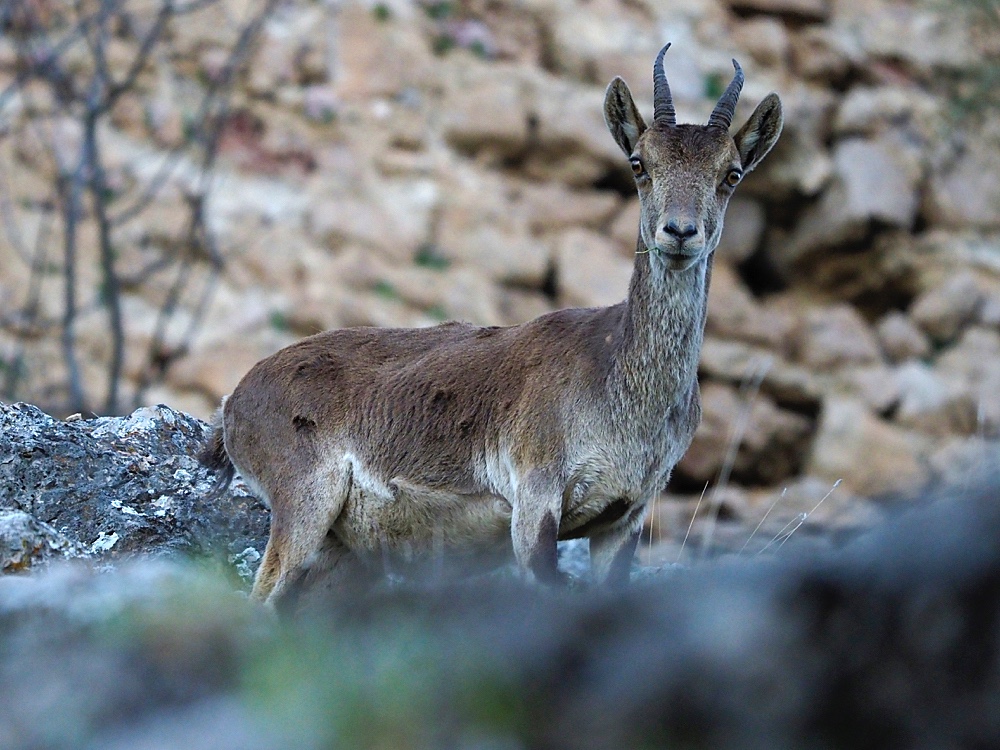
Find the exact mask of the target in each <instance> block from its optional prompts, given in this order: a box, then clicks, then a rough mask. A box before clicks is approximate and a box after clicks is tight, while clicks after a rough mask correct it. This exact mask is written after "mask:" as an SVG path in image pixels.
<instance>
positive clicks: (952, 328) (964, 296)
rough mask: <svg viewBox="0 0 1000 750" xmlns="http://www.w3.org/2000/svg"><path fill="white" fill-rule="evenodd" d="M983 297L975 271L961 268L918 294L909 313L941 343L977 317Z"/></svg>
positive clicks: (951, 337) (954, 335)
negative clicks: (936, 284)
mask: <svg viewBox="0 0 1000 750" xmlns="http://www.w3.org/2000/svg"><path fill="white" fill-rule="evenodd" d="M982 301H983V295H982V293H981V291H980V287H979V284H978V282H977V279H976V277H975V275H974V274H973V273H971V272H970V271H967V270H959V271H958V272H957V273H955V274H953V275H951V276H950V277H948V278H947V279H945V280H944V282H942V283H941V284H939V285H938V286H936V287H933V288H931V289H928V290H927V291H926V292H924V293H923V294H921V295H920V296H919V297H917V299H916V300H914V302H913V305H912V306H911V307H910V310H909V313H910V318H911V319H912V320H913V322H914V323H916V324H917V325H918V326H920V328H921V329H922V330H923V331H924V332H925V333H926V334H927V335H928V336H930V337H931V338H932V339H934V340H935V341H937V342H938V343H947V342H950V341H953V340H954V339H955V338H956V337H957V336H958V335H959V333H961V331H962V329H963V328H964V327H965V326H966V325H968V324H969V323H971V322H972V321H973V320H974V318H975V316H976V313H977V312H978V310H979V307H980V305H981V304H982Z"/></svg>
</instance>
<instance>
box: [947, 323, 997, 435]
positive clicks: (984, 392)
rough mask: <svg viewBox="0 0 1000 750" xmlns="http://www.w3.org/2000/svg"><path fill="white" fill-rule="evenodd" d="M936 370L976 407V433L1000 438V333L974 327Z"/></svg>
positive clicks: (950, 350) (957, 343)
mask: <svg viewBox="0 0 1000 750" xmlns="http://www.w3.org/2000/svg"><path fill="white" fill-rule="evenodd" d="M936 369H937V370H938V371H939V372H940V373H941V374H942V375H943V376H944V377H948V378H954V379H955V380H956V381H957V382H958V383H961V384H962V386H963V387H964V388H965V389H966V390H967V392H968V393H969V394H970V395H971V398H972V400H973V402H974V404H975V410H976V418H975V430H974V431H975V433H976V434H977V435H979V436H980V437H995V436H997V435H1000V332H998V331H996V330H995V329H988V328H980V327H978V326H973V327H971V328H969V329H967V330H966V331H965V333H963V334H962V337H961V338H960V339H959V340H958V341H957V342H956V343H955V345H954V346H952V347H951V348H949V349H947V350H945V351H944V352H942V353H941V355H940V357H939V358H938V360H937V362H936Z"/></svg>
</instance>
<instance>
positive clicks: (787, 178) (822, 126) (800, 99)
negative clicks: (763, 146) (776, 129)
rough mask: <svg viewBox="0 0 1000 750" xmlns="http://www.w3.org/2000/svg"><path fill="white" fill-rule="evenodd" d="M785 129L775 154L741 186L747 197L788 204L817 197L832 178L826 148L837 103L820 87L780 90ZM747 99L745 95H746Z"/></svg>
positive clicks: (788, 87)
mask: <svg viewBox="0 0 1000 750" xmlns="http://www.w3.org/2000/svg"><path fill="white" fill-rule="evenodd" d="M780 88H781V102H782V108H783V110H784V115H785V128H784V130H783V131H782V133H781V138H780V139H779V140H778V143H777V145H776V146H775V147H774V151H773V152H772V153H771V154H769V155H768V157H767V159H766V160H765V161H764V163H763V164H762V165H761V166H760V168H759V169H758V170H756V171H755V172H754V174H753V176H752V177H750V178H748V179H747V180H746V182H745V183H744V184H743V185H741V186H740V191H741V192H742V193H743V194H744V195H749V196H751V197H754V198H757V199H760V200H763V201H766V202H768V203H771V202H776V201H786V200H791V199H794V198H800V197H801V196H814V195H818V194H819V193H820V192H821V191H822V190H823V188H824V187H826V185H827V183H828V182H829V181H830V178H831V175H832V174H833V162H832V160H831V158H830V155H829V153H828V151H827V148H826V146H825V145H824V144H825V142H826V141H827V139H828V138H829V131H830V119H831V116H832V113H833V111H834V108H835V106H836V99H835V98H834V97H833V96H832V95H831V94H830V92H829V91H827V90H825V89H823V88H820V87H818V86H807V85H804V84H801V83H799V84H797V85H792V86H781V87H780ZM744 96H745V95H744Z"/></svg>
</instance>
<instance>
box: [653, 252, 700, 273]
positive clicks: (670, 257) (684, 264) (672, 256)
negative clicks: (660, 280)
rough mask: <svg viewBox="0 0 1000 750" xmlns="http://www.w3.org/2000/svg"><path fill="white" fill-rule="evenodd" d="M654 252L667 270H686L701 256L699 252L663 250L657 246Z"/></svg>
mask: <svg viewBox="0 0 1000 750" xmlns="http://www.w3.org/2000/svg"><path fill="white" fill-rule="evenodd" d="M656 254H657V255H658V256H660V258H662V259H663V262H664V263H665V264H666V266H667V270H668V271H686V270H687V269H689V268H690V267H691V266H693V265H694V264H695V263H697V262H698V261H699V260H701V257H702V254H701V253H700V252H693V253H689V252H678V251H676V250H664V249H662V248H657V249H656Z"/></svg>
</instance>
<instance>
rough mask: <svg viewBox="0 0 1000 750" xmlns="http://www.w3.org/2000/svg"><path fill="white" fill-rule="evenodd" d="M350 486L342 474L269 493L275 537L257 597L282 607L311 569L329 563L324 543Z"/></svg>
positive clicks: (258, 582)
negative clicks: (292, 589) (291, 591)
mask: <svg viewBox="0 0 1000 750" xmlns="http://www.w3.org/2000/svg"><path fill="white" fill-rule="evenodd" d="M338 474H339V472H338ZM347 488H348V482H346V481H344V477H343V476H330V475H329V474H327V475H325V476H316V477H314V479H313V480H312V481H304V482H300V483H298V484H295V485H291V486H288V487H284V488H279V489H277V490H274V491H270V492H268V493H267V494H268V496H269V498H270V501H271V503H270V505H271V533H270V536H269V537H268V540H267V548H266V549H265V550H264V558H263V560H262V561H261V564H260V567H259V568H258V569H257V575H256V578H255V579H254V586H253V591H252V593H251V598H252V599H254V600H256V601H263V602H266V603H267V604H270V605H274V606H277V603H278V602H279V601H280V600H281V598H282V597H283V596H284V595H285V593H286V591H287V589H288V588H289V587H290V586H292V585H294V584H295V583H296V581H297V580H298V579H299V578H300V577H301V576H302V575H303V574H304V573H305V572H306V570H307V569H308V568H309V567H311V566H313V565H317V564H318V565H322V564H324V560H323V555H321V554H320V553H321V552H322V550H323V545H324V539H325V538H326V535H327V532H328V531H329V530H330V527H331V526H332V525H333V522H334V521H335V520H336V518H337V516H338V515H339V514H340V510H341V508H343V506H344V502H345V501H346V499H347Z"/></svg>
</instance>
